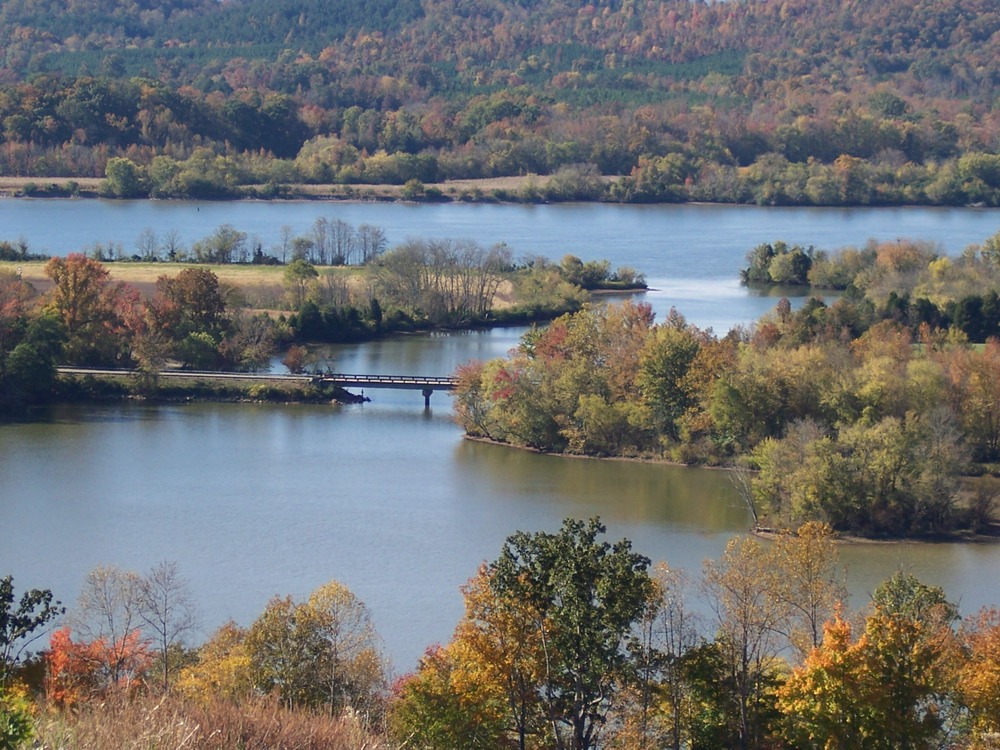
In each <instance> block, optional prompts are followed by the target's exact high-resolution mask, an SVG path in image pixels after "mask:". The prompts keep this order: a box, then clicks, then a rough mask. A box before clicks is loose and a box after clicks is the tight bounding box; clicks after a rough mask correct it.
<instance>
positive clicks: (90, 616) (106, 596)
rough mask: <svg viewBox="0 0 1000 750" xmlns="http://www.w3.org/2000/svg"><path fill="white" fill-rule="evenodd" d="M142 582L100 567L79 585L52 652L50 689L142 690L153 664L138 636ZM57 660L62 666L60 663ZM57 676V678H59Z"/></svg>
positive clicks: (127, 573) (131, 574) (146, 642)
mask: <svg viewBox="0 0 1000 750" xmlns="http://www.w3.org/2000/svg"><path fill="white" fill-rule="evenodd" d="M141 587H142V579H141V577H140V576H139V575H138V574H137V573H135V572H133V571H127V570H122V569H120V568H117V567H114V566H101V567H97V568H94V569H93V570H92V571H90V572H89V573H88V574H87V576H86V578H85V579H84V584H83V589H82V590H81V592H80V597H79V599H78V600H77V605H76V608H75V609H74V610H73V612H72V613H71V615H70V623H71V626H72V628H73V630H75V631H76V634H77V638H76V639H74V638H73V632H72V631H71V629H70V628H69V627H67V628H64V629H63V630H64V633H63V635H62V636H61V637H60V641H59V643H60V644H61V646H62V650H61V651H60V650H57V649H56V648H55V647H53V654H52V657H51V658H52V659H53V660H54V661H53V662H52V663H53V664H55V663H56V662H59V668H58V669H56V668H55V667H51V669H50V671H52V673H53V684H54V685H59V684H62V683H61V681H62V680H63V678H66V679H68V680H69V681H70V682H76V681H82V682H83V683H86V684H87V690H88V691H92V692H97V691H110V690H117V689H123V690H129V689H131V688H132V687H133V686H134V685H137V684H141V683H142V682H143V680H144V679H145V677H146V674H147V672H148V670H149V667H150V665H151V663H152V652H151V650H150V648H149V640H148V639H147V637H146V636H145V634H144V633H143V631H142V627H143V624H144V621H143V617H142V614H143V598H142V591H141ZM60 660H62V661H60ZM60 675H62V676H60Z"/></svg>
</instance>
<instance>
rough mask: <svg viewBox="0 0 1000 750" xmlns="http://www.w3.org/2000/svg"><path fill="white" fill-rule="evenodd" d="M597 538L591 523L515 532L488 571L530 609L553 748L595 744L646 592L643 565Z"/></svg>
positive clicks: (500, 590) (503, 591)
mask: <svg viewBox="0 0 1000 750" xmlns="http://www.w3.org/2000/svg"><path fill="white" fill-rule="evenodd" d="M603 533H605V527H604V526H603V525H602V524H601V523H600V521H599V520H598V519H591V520H590V521H589V522H583V521H576V520H566V521H564V523H563V526H562V529H561V530H560V531H559V532H558V533H554V534H552V533H546V532H538V533H534V534H529V533H525V532H518V533H516V534H514V535H512V536H510V537H508V539H507V541H506V542H505V543H504V546H503V550H502V551H501V555H500V557H499V558H498V559H497V560H496V561H495V562H494V563H492V564H491V566H490V575H491V581H492V586H493V588H494V590H495V592H496V593H497V594H498V595H500V596H502V597H510V598H512V599H514V600H515V601H517V602H520V603H521V605H522V606H526V607H528V608H529V610H530V611H531V612H532V617H533V619H534V627H535V628H536V630H537V636H536V637H537V638H538V641H539V643H540V644H541V647H542V649H543V652H544V655H545V665H546V671H545V675H544V678H543V681H542V683H541V685H540V690H539V692H540V694H541V700H542V702H543V704H544V706H545V716H546V719H547V720H548V722H550V725H551V729H552V734H553V741H554V742H555V745H556V747H558V748H572V750H586V749H587V748H590V747H593V746H594V744H595V743H596V742H597V738H598V735H599V732H600V730H601V727H602V726H603V724H604V723H605V722H606V720H607V717H608V712H609V710H610V708H611V705H612V703H613V701H614V698H615V696H616V695H617V694H618V692H619V691H620V690H621V689H622V686H623V685H624V684H626V683H627V682H628V680H629V676H628V674H629V671H628V668H627V665H628V664H629V656H628V651H627V649H626V645H627V644H628V642H629V641H630V639H631V637H632V628H633V626H634V625H635V624H636V623H637V622H638V621H639V619H640V618H641V616H642V614H643V611H644V610H645V607H646V605H647V602H648V600H649V597H650V595H651V592H652V587H651V583H650V579H649V574H648V573H647V568H648V566H649V560H648V559H647V558H645V557H643V556H641V555H638V554H636V553H634V552H632V550H631V544H630V543H629V542H628V541H627V540H622V541H620V542H617V543H615V544H614V545H611V544H609V543H608V542H604V541H598V536H599V535H601V534H603Z"/></svg>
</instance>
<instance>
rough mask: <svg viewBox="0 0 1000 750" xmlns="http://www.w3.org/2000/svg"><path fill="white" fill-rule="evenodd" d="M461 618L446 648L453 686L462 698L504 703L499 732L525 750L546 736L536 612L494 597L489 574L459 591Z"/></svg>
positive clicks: (542, 660)
mask: <svg viewBox="0 0 1000 750" xmlns="http://www.w3.org/2000/svg"><path fill="white" fill-rule="evenodd" d="M462 595H463V597H464V599H465V617H464V618H463V619H462V621H461V622H460V623H459V624H458V627H457V628H456V629H455V638H454V641H453V642H452V646H451V647H450V651H449V653H450V654H452V656H453V658H454V660H455V665H456V668H455V670H454V676H453V678H452V682H453V684H454V685H455V687H456V689H457V690H459V691H460V692H461V693H464V694H467V695H472V694H474V692H475V690H476V689H477V687H478V688H482V689H484V690H486V691H488V692H487V695H490V696H495V697H491V700H496V698H502V704H503V706H504V707H505V710H504V711H502V712H501V716H502V717H503V718H504V721H503V728H504V729H505V730H506V731H507V732H508V733H511V734H513V735H514V736H515V737H516V738H517V747H518V748H519V750H525V748H526V747H527V745H528V738H529V736H534V735H540V734H544V731H545V714H544V706H543V702H542V694H541V686H542V683H543V680H544V676H545V668H546V664H545V649H544V644H543V642H542V640H541V632H540V630H539V628H538V627H537V622H536V619H535V613H534V611H533V610H532V609H531V608H530V607H528V606H525V602H523V601H518V600H515V599H512V598H511V597H507V596H502V595H498V593H497V591H496V589H495V587H494V586H493V579H492V576H491V573H490V570H489V568H487V567H486V566H483V567H482V568H480V570H479V573H478V574H477V575H476V576H474V577H473V578H472V579H470V580H469V582H468V583H467V584H466V585H465V586H464V587H463V589H462Z"/></svg>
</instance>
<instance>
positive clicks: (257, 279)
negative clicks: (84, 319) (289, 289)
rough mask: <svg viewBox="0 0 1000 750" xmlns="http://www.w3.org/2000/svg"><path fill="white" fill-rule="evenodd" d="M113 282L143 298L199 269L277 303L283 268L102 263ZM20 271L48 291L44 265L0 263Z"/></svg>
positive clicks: (342, 271) (250, 295) (42, 291)
mask: <svg viewBox="0 0 1000 750" xmlns="http://www.w3.org/2000/svg"><path fill="white" fill-rule="evenodd" d="M104 267H105V268H107V269H108V271H109V272H110V273H111V278H112V280H114V281H123V282H125V283H126V284H129V285H130V286H134V287H135V288H136V289H138V290H139V292H140V293H141V294H143V295H146V296H148V295H151V294H152V293H153V291H154V288H155V287H156V280H157V279H158V278H160V277H161V276H176V275H177V274H178V273H180V271H181V270H183V269H184V268H202V269H207V270H210V271H212V272H213V273H214V274H215V275H216V276H217V277H218V278H219V282H220V283H222V284H225V285H229V286H232V287H235V288H237V289H239V290H240V291H241V292H242V293H243V295H244V297H246V298H247V300H249V301H253V302H256V301H258V300H271V299H280V297H281V295H282V293H283V285H282V280H283V274H284V272H285V269H284V267H283V266H251V265H239V264H228V265H207V264H186V263H105V264H104ZM18 269H20V272H21V278H22V279H24V280H25V281H27V282H28V283H30V284H31V285H32V286H33V287H34V288H35V289H36V291H38V292H39V293H40V294H45V293H46V292H47V291H48V290H49V289H51V288H52V281H51V280H50V279H49V277H48V276H46V275H45V261H30V262H15V261H0V270H10V271H16V270H18ZM324 273H338V274H347V275H351V274H356V273H357V272H356V271H354V270H351V269H340V268H337V269H324Z"/></svg>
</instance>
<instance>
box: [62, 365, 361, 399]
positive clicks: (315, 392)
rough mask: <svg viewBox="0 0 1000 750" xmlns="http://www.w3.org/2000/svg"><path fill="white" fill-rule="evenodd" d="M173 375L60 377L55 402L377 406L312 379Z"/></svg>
mask: <svg viewBox="0 0 1000 750" xmlns="http://www.w3.org/2000/svg"><path fill="white" fill-rule="evenodd" d="M169 374H170V378H169V381H168V380H167V379H166V378H164V377H163V376H162V373H143V372H135V373H133V374H123V373H120V372H108V373H96V372H91V373H86V374H77V373H66V372H60V373H59V374H58V376H57V386H56V392H55V397H54V399H53V402H52V403H85V402H114V401H127V400H137V401H146V402H150V403H190V402H217V403H271V404H361V403H366V402H369V401H371V399H370V398H367V397H365V396H360V395H357V394H354V393H351V392H349V391H347V390H345V389H344V388H341V387H339V386H333V385H325V384H323V383H319V382H316V381H314V380H312V379H310V378H308V377H302V378H290V377H288V376H274V377H267V376H266V375H260V374H251V373H226V378H225V380H221V379H219V378H211V379H210V378H208V377H206V376H205V375H204V374H200V373H190V375H188V374H186V373H184V372H182V371H177V370H172V371H169Z"/></svg>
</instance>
